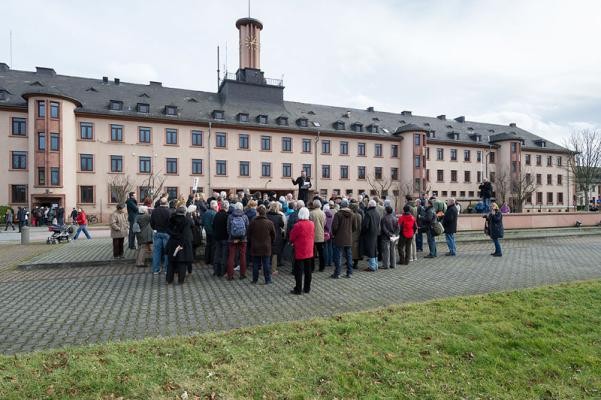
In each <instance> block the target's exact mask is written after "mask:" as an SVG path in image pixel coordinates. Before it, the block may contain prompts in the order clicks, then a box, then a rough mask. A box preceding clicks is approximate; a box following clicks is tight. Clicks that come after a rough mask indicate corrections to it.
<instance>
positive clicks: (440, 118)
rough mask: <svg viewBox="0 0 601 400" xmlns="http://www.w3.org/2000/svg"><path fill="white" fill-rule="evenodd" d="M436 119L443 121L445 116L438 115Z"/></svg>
mask: <svg viewBox="0 0 601 400" xmlns="http://www.w3.org/2000/svg"><path fill="white" fill-rule="evenodd" d="M436 118H438V119H439V120H441V121H445V120H446V119H447V116H446V115H444V114H440V115H439V116H437V117H436Z"/></svg>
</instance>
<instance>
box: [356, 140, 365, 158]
mask: <svg viewBox="0 0 601 400" xmlns="http://www.w3.org/2000/svg"><path fill="white" fill-rule="evenodd" d="M357 155H358V156H364V155H365V143H357Z"/></svg>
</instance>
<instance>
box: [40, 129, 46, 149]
mask: <svg viewBox="0 0 601 400" xmlns="http://www.w3.org/2000/svg"><path fill="white" fill-rule="evenodd" d="M38 150H40V151H45V150H46V134H45V133H44V132H38Z"/></svg>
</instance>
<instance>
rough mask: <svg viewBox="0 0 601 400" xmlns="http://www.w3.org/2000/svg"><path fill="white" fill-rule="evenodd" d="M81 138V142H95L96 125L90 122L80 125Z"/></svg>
mask: <svg viewBox="0 0 601 400" xmlns="http://www.w3.org/2000/svg"><path fill="white" fill-rule="evenodd" d="M79 138H80V139H81V140H94V125H92V124H91V123H89V122H81V123H80V124H79Z"/></svg>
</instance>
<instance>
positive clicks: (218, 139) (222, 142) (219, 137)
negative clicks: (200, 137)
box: [215, 132, 227, 149]
mask: <svg viewBox="0 0 601 400" xmlns="http://www.w3.org/2000/svg"><path fill="white" fill-rule="evenodd" d="M215 147H216V148H218V149H225V148H226V147H227V136H226V134H225V132H217V134H216V135H215Z"/></svg>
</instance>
